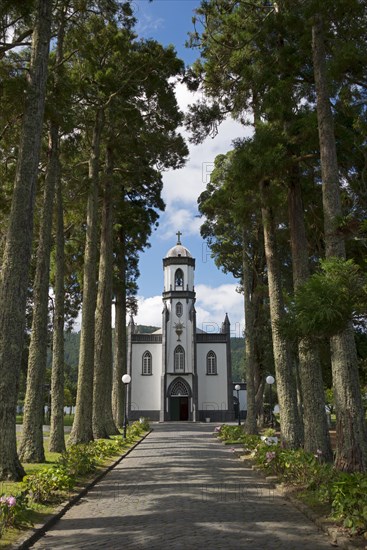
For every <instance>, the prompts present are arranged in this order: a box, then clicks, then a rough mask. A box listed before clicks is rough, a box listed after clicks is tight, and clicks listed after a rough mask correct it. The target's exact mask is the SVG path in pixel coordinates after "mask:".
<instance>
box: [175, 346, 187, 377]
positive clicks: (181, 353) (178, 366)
mask: <svg viewBox="0 0 367 550" xmlns="http://www.w3.org/2000/svg"><path fill="white" fill-rule="evenodd" d="M173 359H174V360H173V370H174V372H185V350H184V349H183V347H182V346H177V347H176V348H175V351H174V357H173Z"/></svg>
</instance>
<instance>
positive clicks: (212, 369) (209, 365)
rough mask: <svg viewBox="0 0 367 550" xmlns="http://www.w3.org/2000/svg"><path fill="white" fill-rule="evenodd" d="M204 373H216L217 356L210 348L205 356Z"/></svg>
mask: <svg viewBox="0 0 367 550" xmlns="http://www.w3.org/2000/svg"><path fill="white" fill-rule="evenodd" d="M206 374H217V356H216V355H215V353H214V351H212V350H210V351H209V352H208V353H207V356H206Z"/></svg>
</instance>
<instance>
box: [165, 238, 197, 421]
mask: <svg viewBox="0 0 367 550" xmlns="http://www.w3.org/2000/svg"><path fill="white" fill-rule="evenodd" d="M176 235H177V243H176V245H175V246H173V247H172V248H170V250H169V251H168V252H167V254H166V257H165V258H164V259H163V272H164V288H163V294H162V297H163V304H164V306H163V323H162V344H163V354H162V355H163V356H162V362H163V365H162V367H163V368H162V390H163V389H164V391H162V407H161V419H162V420H167V419H170V420H175V419H176V418H175V416H177V415H178V414H179V413H177V411H176V412H173V410H174V408H176V407H177V402H178V400H177V399H178V397H180V396H179V395H177V396H175V395H169V389H170V388H171V389H172V391H174V388H176V389H177V388H181V390H180V391H183V388H184V387H186V391H185V393H186V394H187V395H185V399H186V400H187V409H188V410H187V418H182V416H184V415H185V413H184V412H183V413H182V412H181V413H180V414H181V416H180V417H179V418H177V420H185V419H186V420H195V417H196V409H197V382H196V378H197V374H196V338H195V336H196V311H195V300H196V295H195V287H194V271H195V259H194V258H193V257H192V256H191V254H190V252H189V250H188V249H187V248H185V247H184V246H183V245H182V243H181V236H182V233H181V232H180V231H178V232H177V233H176ZM178 382H180V383H178ZM177 391H179V390H177ZM163 395H164V398H163ZM181 401H182V403H184V397H182V400H181ZM185 403H186V401H185ZM175 410H176V409H175ZM182 410H184V406H183V405H182Z"/></svg>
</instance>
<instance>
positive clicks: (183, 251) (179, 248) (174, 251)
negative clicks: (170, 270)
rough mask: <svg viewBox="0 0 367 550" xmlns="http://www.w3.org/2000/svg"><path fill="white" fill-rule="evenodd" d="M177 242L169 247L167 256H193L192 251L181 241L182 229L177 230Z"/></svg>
mask: <svg viewBox="0 0 367 550" xmlns="http://www.w3.org/2000/svg"><path fill="white" fill-rule="evenodd" d="M176 235H177V244H176V246H173V247H172V248H170V249H169V251H168V252H167V254H166V258H192V256H191V254H190V252H189V251H188V250H187V248H185V247H184V246H183V245H182V243H181V235H182V233H181V231H177V233H176Z"/></svg>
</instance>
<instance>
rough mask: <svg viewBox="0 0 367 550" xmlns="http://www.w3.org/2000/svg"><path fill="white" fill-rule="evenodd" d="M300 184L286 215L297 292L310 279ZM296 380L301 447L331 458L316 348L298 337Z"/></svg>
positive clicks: (294, 188) (294, 184)
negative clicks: (297, 385) (300, 401)
mask: <svg viewBox="0 0 367 550" xmlns="http://www.w3.org/2000/svg"><path fill="white" fill-rule="evenodd" d="M303 212H304V210H303V203H302V194H301V185H300V182H299V178H298V174H296V175H295V177H293V181H291V183H290V185H289V187H288V215H289V225H290V237H291V251H292V266H293V285H294V289H295V290H297V288H299V286H300V285H302V284H303V283H305V282H306V281H307V279H308V278H309V276H310V270H309V265H308V242H307V237H306V231H305V224H304V217H303ZM298 359H299V377H300V385H301V391H302V404H303V423H304V448H305V450H306V451H309V452H313V453H315V452H316V450H317V449H319V450H321V451H322V456H323V458H324V459H325V460H327V461H331V460H332V458H333V454H332V450H331V444H330V436H329V429H328V423H327V418H326V411H325V396H324V384H323V380H322V371H321V363H320V356H319V350H318V345H317V343H316V342H315V341H311V340H309V339H307V338H301V339H300V340H299V342H298Z"/></svg>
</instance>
